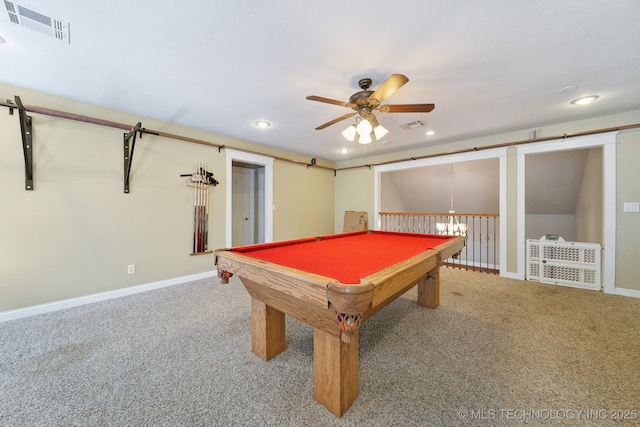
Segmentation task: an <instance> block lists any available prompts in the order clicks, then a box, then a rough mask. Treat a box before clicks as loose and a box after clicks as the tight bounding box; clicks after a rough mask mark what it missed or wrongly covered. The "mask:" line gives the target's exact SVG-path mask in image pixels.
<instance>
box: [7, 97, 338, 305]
mask: <svg viewBox="0 0 640 427" xmlns="http://www.w3.org/2000/svg"><path fill="white" fill-rule="evenodd" d="M15 95H18V96H20V97H21V99H22V102H23V103H24V104H25V105H35V106H39V107H45V108H49V109H56V110H62V111H68V112H72V113H75V114H81V115H85V116H91V117H97V118H101V119H104V120H110V121H115V122H119V123H131V125H132V126H133V125H134V124H135V123H137V122H138V121H141V122H142V124H143V126H144V127H146V128H148V129H154V130H158V131H161V132H167V133H173V134H177V135H182V136H188V137H192V138H198V139H203V140H206V141H211V142H214V143H217V144H225V145H227V146H232V147H234V148H239V149H248V150H255V151H257V152H261V153H264V154H265V155H269V154H271V155H276V156H281V157H286V158H290V159H293V160H297V161H305V160H306V156H305V157H303V156H301V155H298V154H296V153H289V152H283V151H282V150H276V149H272V148H269V147H264V146H260V145H258V144H255V143H251V142H247V141H241V140H236V139H232V138H227V137H223V136H220V135H214V134H211V133H206V132H202V131H197V130H193V129H188V128H184V127H179V126H172V125H169V124H167V123H163V122H158V121H154V120H151V119H146V118H141V117H136V116H132V115H129V114H126V113H122V112H116V111H112V110H107V109H103V108H98V107H95V106H90V105H86V104H82V103H79V102H73V101H69V100H65V99H62V98H58V97H53V96H48V95H44V94H41V93H37V92H32V91H28V90H26V89H22V88H15V87H11V86H7V85H0V96H1V97H2V99H13V97H14V96H15ZM31 116H32V117H33V126H34V171H35V190H34V191H26V190H25V184H24V157H23V153H22V142H21V136H20V124H19V120H18V114H14V115H9V114H8V109H2V111H0V195H1V198H0V312H2V311H6V310H11V309H17V308H23V307H28V306H33V305H37V304H43V303H48V302H54V301H60V300H63V299H67V298H74V297H80V296H86V295H91V294H95V293H99V292H105V291H111V290H117V289H122V288H126V287H130V286H134V285H140V284H147V283H153V282H157V281H162V280H169V279H174V278H179V277H184V276H188V275H192V274H197V273H202V272H209V271H212V270H213V269H214V260H213V255H211V254H209V255H198V256H190V253H191V250H192V247H191V245H192V227H193V223H192V221H193V220H192V218H193V199H192V197H193V190H192V189H190V188H187V187H186V186H185V185H184V183H185V180H186V178H181V177H180V176H179V175H180V174H183V173H190V172H191V170H192V165H193V162H195V161H204V162H207V163H208V165H209V169H210V170H211V171H212V172H213V173H214V177H215V178H216V179H217V180H218V181H219V182H220V185H218V186H217V187H214V188H213V189H212V191H211V193H210V204H211V209H210V214H209V249H215V248H220V247H224V246H225V215H226V213H225V212H226V209H225V206H226V205H225V203H226V202H225V185H226V182H225V176H226V171H225V167H226V161H225V152H224V150H222V152H221V153H219V152H218V149H217V148H214V147H209V146H205V145H198V144H193V143H188V142H182V141H177V140H173V139H168V138H163V137H157V136H152V135H147V134H145V135H144V136H143V137H142V139H138V140H137V142H136V147H135V152H134V156H133V167H132V171H131V182H130V184H131V192H130V193H129V194H124V191H123V182H124V180H123V142H122V141H123V133H124V132H123V131H122V130H119V129H115V128H108V127H103V126H98V125H94V124H88V123H81V122H78V121H72V120H66V119H60V118H54V117H49V116H44V115H38V114H31ZM318 163H319V164H325V165H327V163H328V162H326V161H325V160H322V159H318ZM329 166H330V164H329ZM273 168H274V181H275V182H274V187H275V188H274V204H275V205H276V211H275V212H274V227H273V236H274V238H275V239H284V238H290V237H300V236H307V235H315V234H326V233H331V232H332V231H333V230H334V177H333V172H332V171H327V170H322V169H314V168H309V169H307V168H306V167H304V166H299V165H296V164H292V163H289V162H283V161H278V160H276V161H275V162H274V167H273ZM129 264H135V266H136V273H135V274H132V275H128V274H127V265H129Z"/></svg>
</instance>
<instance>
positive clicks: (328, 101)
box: [307, 95, 349, 107]
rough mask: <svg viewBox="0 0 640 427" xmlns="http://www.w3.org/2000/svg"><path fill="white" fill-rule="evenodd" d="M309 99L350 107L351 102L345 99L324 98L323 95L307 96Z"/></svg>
mask: <svg viewBox="0 0 640 427" xmlns="http://www.w3.org/2000/svg"><path fill="white" fill-rule="evenodd" d="M307 99H308V100H309V101H318V102H325V103H327V104H334V105H340V106H341V107H349V104H348V103H346V102H344V101H337V100H335V99H329V98H323V97H322V96H315V95H309V96H307Z"/></svg>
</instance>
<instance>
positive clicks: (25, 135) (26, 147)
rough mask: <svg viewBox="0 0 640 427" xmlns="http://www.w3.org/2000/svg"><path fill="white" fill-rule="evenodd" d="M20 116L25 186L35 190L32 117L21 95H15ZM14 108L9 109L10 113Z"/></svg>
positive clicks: (27, 188)
mask: <svg viewBox="0 0 640 427" xmlns="http://www.w3.org/2000/svg"><path fill="white" fill-rule="evenodd" d="M15 100H16V106H17V107H18V114H19V116H20V132H21V133H22V152H23V153H24V181H25V182H24V186H25V190H30V191H31V190H33V132H32V131H33V127H32V125H31V124H32V118H31V116H28V115H27V113H26V111H25V109H24V105H22V101H21V100H20V97H19V96H16V97H15ZM12 113H13V109H10V110H9V114H12Z"/></svg>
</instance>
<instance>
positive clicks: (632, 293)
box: [613, 288, 640, 298]
mask: <svg viewBox="0 0 640 427" xmlns="http://www.w3.org/2000/svg"><path fill="white" fill-rule="evenodd" d="M613 294H614V295H622V296H625V297H634V298H640V291H638V290H635V289H625V288H615V289H614V291H613Z"/></svg>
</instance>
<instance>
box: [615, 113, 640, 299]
mask: <svg viewBox="0 0 640 427" xmlns="http://www.w3.org/2000/svg"><path fill="white" fill-rule="evenodd" d="M637 122H640V117H638V119H637V120H636V123H637ZM639 160H640V131H633V132H623V133H621V134H620V135H618V148H617V170H618V174H617V194H616V199H617V202H616V207H617V215H616V284H617V285H618V286H620V287H623V288H628V289H637V290H640V280H639V278H640V262H638V260H639V259H640V213H637V212H636V213H628V212H623V203H624V202H640V167H638V161H639Z"/></svg>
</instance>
